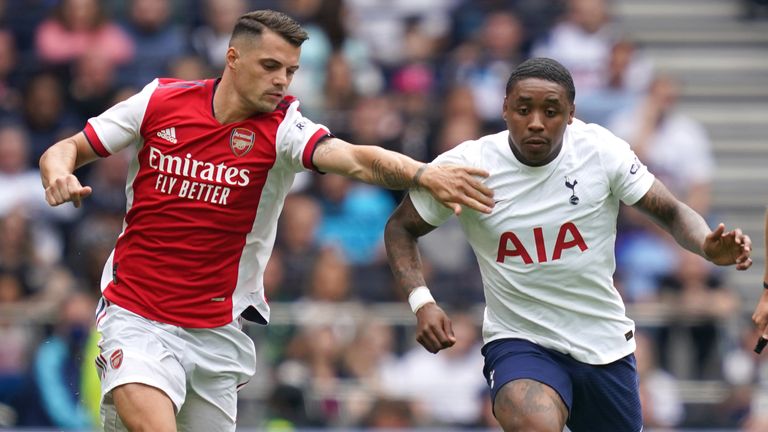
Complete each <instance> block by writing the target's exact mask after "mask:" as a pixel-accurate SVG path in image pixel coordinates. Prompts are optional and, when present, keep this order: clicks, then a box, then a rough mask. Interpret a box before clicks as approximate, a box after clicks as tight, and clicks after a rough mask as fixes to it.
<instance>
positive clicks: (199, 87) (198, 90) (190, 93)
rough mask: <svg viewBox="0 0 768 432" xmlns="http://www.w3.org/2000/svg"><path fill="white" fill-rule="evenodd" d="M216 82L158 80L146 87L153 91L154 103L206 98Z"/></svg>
mask: <svg viewBox="0 0 768 432" xmlns="http://www.w3.org/2000/svg"><path fill="white" fill-rule="evenodd" d="M213 81H214V80H198V81H188V80H180V79H176V78H157V79H155V80H154V81H152V82H151V83H150V84H148V85H147V86H146V87H145V90H144V91H146V90H147V89H151V90H152V98H153V100H154V101H163V100H171V99H178V98H188V97H204V95H207V94H209V93H210V89H212V88H213V85H214V82H213Z"/></svg>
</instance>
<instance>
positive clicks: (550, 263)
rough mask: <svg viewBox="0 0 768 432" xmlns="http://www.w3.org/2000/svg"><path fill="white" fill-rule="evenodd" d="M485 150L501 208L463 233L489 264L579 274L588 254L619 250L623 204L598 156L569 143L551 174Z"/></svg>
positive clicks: (500, 151) (499, 150) (498, 148)
mask: <svg viewBox="0 0 768 432" xmlns="http://www.w3.org/2000/svg"><path fill="white" fill-rule="evenodd" d="M484 151H485V152H487V153H488V154H485V155H484V160H485V161H487V163H486V164H484V166H485V167H487V169H489V170H490V172H491V175H490V177H489V178H488V179H487V180H486V184H487V185H488V186H489V187H490V188H491V189H492V190H493V191H494V200H495V201H496V206H495V208H494V209H493V212H492V213H491V214H489V215H483V214H480V213H472V216H471V219H472V220H466V222H465V223H464V227H465V229H466V230H467V232H468V236H469V238H470V241H472V242H473V246H475V250H476V251H478V252H480V251H481V254H482V255H483V256H484V257H485V258H486V260H488V261H493V262H495V264H494V265H495V266H498V267H499V268H501V269H507V270H511V271H514V272H520V273H530V272H532V271H534V270H539V269H542V270H545V271H547V270H551V271H579V270H580V269H581V268H582V266H583V265H584V263H585V262H586V259H585V256H586V255H593V257H592V258H590V259H594V254H595V251H596V250H598V251H599V252H600V253H605V250H604V248H605V247H606V246H608V245H607V243H610V246H612V244H613V235H614V234H615V222H616V220H615V217H616V211H617V209H618V200H617V199H616V198H615V197H613V196H612V194H611V191H610V185H609V184H608V178H607V176H606V175H605V173H603V172H602V171H601V169H600V167H601V164H600V160H599V155H598V154H597V151H593V150H591V149H583V148H581V149H576V148H573V143H566V144H564V147H563V149H562V150H561V154H560V155H559V156H558V158H557V159H555V160H554V161H553V162H552V163H550V164H548V165H547V166H544V167H528V166H524V165H522V164H520V163H519V162H518V161H517V160H516V159H515V156H514V155H513V154H512V152H511V150H510V149H509V146H508V145H506V146H505V145H494V146H486V147H485V148H484ZM601 259H602V258H601Z"/></svg>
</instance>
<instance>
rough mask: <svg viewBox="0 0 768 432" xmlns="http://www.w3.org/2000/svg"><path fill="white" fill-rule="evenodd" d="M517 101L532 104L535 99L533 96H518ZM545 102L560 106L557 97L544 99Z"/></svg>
mask: <svg viewBox="0 0 768 432" xmlns="http://www.w3.org/2000/svg"><path fill="white" fill-rule="evenodd" d="M517 100H518V101H520V102H531V101H532V100H533V97H531V96H518V97H517ZM544 102H547V103H555V104H558V105H559V104H560V98H559V97H557V96H547V97H545V98H544Z"/></svg>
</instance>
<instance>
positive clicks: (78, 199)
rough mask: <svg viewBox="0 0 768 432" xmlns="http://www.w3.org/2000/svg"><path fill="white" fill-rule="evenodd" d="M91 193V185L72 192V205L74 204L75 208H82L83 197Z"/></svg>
mask: <svg viewBox="0 0 768 432" xmlns="http://www.w3.org/2000/svg"><path fill="white" fill-rule="evenodd" d="M91 193H93V188H91V187H90V186H84V187H82V188H80V190H79V191H77V192H75V193H73V194H72V205H74V206H75V208H80V205H81V204H82V201H83V198H88V197H89V196H90V195H91Z"/></svg>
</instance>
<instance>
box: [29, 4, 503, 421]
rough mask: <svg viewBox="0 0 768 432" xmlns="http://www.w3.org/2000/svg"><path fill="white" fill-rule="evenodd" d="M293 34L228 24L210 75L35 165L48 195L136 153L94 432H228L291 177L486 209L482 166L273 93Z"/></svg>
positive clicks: (104, 322) (147, 97)
mask: <svg viewBox="0 0 768 432" xmlns="http://www.w3.org/2000/svg"><path fill="white" fill-rule="evenodd" d="M306 39H307V33H306V32H305V31H304V30H303V29H302V28H301V27H300V26H299V24H298V23H297V22H295V21H294V20H293V19H291V18H290V17H288V16H286V15H284V14H282V13H279V12H275V11H269V10H262V11H255V12H250V13H248V14H245V15H243V16H242V17H240V19H239V21H238V22H237V24H236V26H235V28H234V30H233V33H232V38H231V41H230V45H229V48H228V50H227V52H226V67H225V69H224V71H223V74H222V76H221V78H220V79H210V80H202V81H179V80H174V79H156V80H154V81H152V82H151V83H149V84H148V85H147V86H146V87H144V89H143V90H141V91H140V92H139V93H137V94H136V95H134V96H132V97H131V98H129V99H127V100H126V101H124V102H120V103H118V104H116V105H115V106H113V107H112V108H110V109H108V110H107V111H105V112H104V113H103V114H101V115H99V116H97V117H94V118H91V119H89V120H88V123H87V124H86V126H85V129H84V130H83V131H82V132H80V133H78V134H76V135H74V136H72V137H70V138H67V139H64V140H62V141H60V142H57V143H56V144H55V145H53V146H52V147H51V148H50V149H49V150H48V151H46V153H45V154H44V155H43V156H42V158H41V159H40V169H41V172H42V181H43V186H44V187H45V192H46V199H47V200H48V203H49V204H50V205H52V206H56V205H60V204H62V203H65V202H68V201H71V202H72V203H73V204H74V205H75V206H76V207H78V206H80V204H81V201H82V200H83V199H84V198H86V197H88V195H90V194H91V192H92V190H91V188H90V187H88V186H84V185H82V184H81V183H80V181H79V180H78V179H77V177H76V176H75V175H74V174H73V172H74V170H75V168H76V167H79V166H82V165H84V164H87V163H89V162H92V161H94V160H96V159H97V158H99V157H108V156H110V155H112V154H114V153H117V152H118V151H120V150H123V149H124V148H126V147H133V148H134V149H135V153H136V154H135V156H134V159H133V161H132V163H131V168H130V172H129V175H128V179H127V185H126V197H127V210H126V215H125V222H124V225H123V231H122V233H121V234H120V236H119V238H118V240H117V243H116V245H115V248H114V250H113V252H112V254H111V255H110V257H109V259H108V261H107V263H106V265H105V267H104V273H103V276H102V293H103V298H102V301H101V303H100V306H99V309H98V310H97V329H98V330H99V331H100V332H101V334H102V341H101V344H100V347H101V353H100V355H99V356H98V357H97V359H96V364H97V366H98V370H99V373H100V375H101V380H102V398H103V400H102V418H103V421H104V426H105V428H106V430H109V431H111V430H122V429H124V428H128V429H129V430H152V431H160V432H162V431H175V430H177V428H178V429H179V430H185V431H193V430H194V431H198V430H199V431H214V430H215V431H233V430H235V422H236V405H237V394H236V391H237V388H238V387H239V386H241V385H243V384H244V383H245V382H247V380H248V379H249V378H250V376H251V375H252V374H253V373H254V368H255V362H256V359H255V352H254V345H253V343H252V341H251V340H250V338H249V337H248V336H247V335H246V334H245V333H243V332H242V331H241V328H240V323H239V317H240V316H243V317H244V318H246V319H249V320H252V321H257V322H260V323H262V324H266V323H267V322H268V320H269V306H268V305H267V302H266V300H265V298H264V289H263V285H262V275H263V273H264V267H265V265H266V263H267V260H268V259H269V255H270V253H271V251H272V246H273V243H274V239H275V231H276V229H277V218H278V215H279V213H280V211H281V210H282V206H283V201H284V198H285V196H286V194H287V193H288V190H289V188H290V186H291V184H292V181H293V178H294V174H295V173H297V172H299V171H301V170H316V171H319V172H330V173H336V174H342V175H345V176H349V177H352V178H355V179H357V180H361V181H364V182H368V183H373V184H377V185H381V186H383V187H387V188H393V189H407V188H421V189H424V190H427V191H429V193H431V194H432V195H433V196H434V197H435V198H436V199H437V200H439V201H440V202H443V203H445V204H446V206H449V207H450V208H452V209H453V211H455V212H457V213H459V212H460V211H461V206H467V207H469V208H472V209H475V210H478V211H481V212H490V210H491V207H492V206H493V200H492V192H491V191H490V189H488V188H487V187H486V186H484V185H483V184H482V181H481V180H479V178H480V177H484V176H487V173H486V172H485V171H484V170H482V169H475V168H469V167H462V166H439V167H438V166H432V165H426V164H423V163H420V162H417V161H414V160H412V159H410V158H408V157H406V156H404V155H401V154H398V153H395V152H390V151H386V150H384V149H382V148H379V147H374V146H364V145H353V144H350V143H347V142H345V141H343V140H340V139H338V138H335V137H334V136H333V135H331V133H330V132H329V131H328V130H327V129H326V128H325V127H324V126H322V125H320V124H316V123H314V122H313V121H312V120H310V119H308V118H306V117H304V116H303V115H302V114H301V113H300V111H299V102H298V101H297V100H296V99H295V98H293V97H291V96H289V95H287V94H286V91H287V89H288V85H289V84H290V83H291V80H292V79H293V76H294V74H295V73H296V71H297V69H298V68H299V56H300V52H301V45H302V43H303V42H304V40H306Z"/></svg>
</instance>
